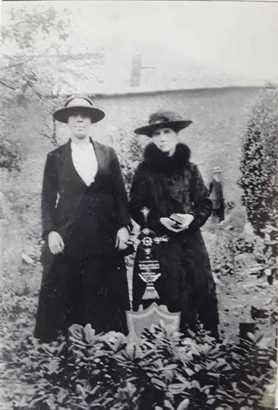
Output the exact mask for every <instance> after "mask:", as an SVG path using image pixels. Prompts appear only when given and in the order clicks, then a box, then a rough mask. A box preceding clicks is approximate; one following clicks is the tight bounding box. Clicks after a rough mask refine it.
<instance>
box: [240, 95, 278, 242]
mask: <svg viewBox="0 0 278 410" xmlns="http://www.w3.org/2000/svg"><path fill="white" fill-rule="evenodd" d="M277 107H278V91H277V89H276V90H274V91H273V90H271V91H270V90H267V91H265V92H264V93H263V94H262V95H261V98H260V100H259V102H258V103H257V105H256V106H255V108H254V109H253V111H252V113H251V116H250V120H249V124H248V127H247V131H246V134H245V135H244V138H243V147H242V157H241V165H240V170H241V178H240V180H239V185H240V186H241V188H242V189H243V195H242V202H243V204H244V205H245V206H246V210H247V215H248V219H249V221H250V222H251V224H252V226H253V228H254V230H255V232H256V233H257V234H259V235H262V233H261V229H262V228H264V226H265V225H266V224H267V223H271V224H273V225H274V226H276V227H277V221H278V176H277V167H278V144H277V135H278V109H277Z"/></svg>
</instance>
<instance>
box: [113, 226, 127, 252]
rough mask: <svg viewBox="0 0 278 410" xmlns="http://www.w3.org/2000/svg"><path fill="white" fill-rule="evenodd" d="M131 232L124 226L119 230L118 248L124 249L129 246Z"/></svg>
mask: <svg viewBox="0 0 278 410" xmlns="http://www.w3.org/2000/svg"><path fill="white" fill-rule="evenodd" d="M128 240H129V232H128V229H127V228H126V227H125V226H123V227H122V228H120V229H119V230H118V232H117V236H116V243H115V246H116V248H117V249H119V250H120V251H121V250H124V249H126V248H127V247H128Z"/></svg>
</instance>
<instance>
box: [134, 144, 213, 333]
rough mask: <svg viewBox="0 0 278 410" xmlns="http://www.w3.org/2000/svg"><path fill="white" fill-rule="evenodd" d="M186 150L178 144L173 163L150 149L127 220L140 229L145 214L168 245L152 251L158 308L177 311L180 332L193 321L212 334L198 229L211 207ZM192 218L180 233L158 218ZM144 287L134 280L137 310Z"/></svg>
mask: <svg viewBox="0 0 278 410" xmlns="http://www.w3.org/2000/svg"><path fill="white" fill-rule="evenodd" d="M189 159H190V150H189V148H188V147H187V146H186V145H184V144H178V145H177V147H176V151H175V154H174V155H173V157H166V156H165V155H164V154H163V153H162V152H161V151H160V150H158V148H156V146H155V145H154V144H152V143H151V144H149V145H148V146H147V147H146V150H145V153H144V161H143V162H142V163H141V164H140V165H139V167H138V169H137V170H136V173H135V176H134V180H133V184H132V188H131V193H130V212H131V216H132V218H133V219H134V220H135V221H136V222H137V223H139V225H141V226H142V225H143V224H144V221H143V218H142V214H141V212H140V211H141V209H142V208H143V207H147V208H148V209H149V210H150V213H149V217H148V224H149V227H150V228H151V229H153V230H154V231H155V232H156V234H158V235H163V234H167V236H168V237H169V241H168V242H167V243H161V244H160V245H158V246H157V252H158V253H159V255H160V256H159V257H160V264H161V271H162V275H161V277H160V278H159V279H158V280H157V282H156V289H157V290H158V293H159V294H160V302H161V303H162V304H166V305H167V306H168V308H169V310H172V311H175V310H181V311H182V324H181V327H182V329H183V328H185V327H186V325H189V326H191V327H193V326H194V323H195V322H196V319H197V315H199V319H200V320H201V321H202V322H203V323H204V325H205V327H206V328H208V329H210V330H213V331H214V332H215V330H216V327H217V323H218V313H217V301H216V296H215V285H214V281H213V277H212V274H211V269H210V263H209V257H208V253H207V250H206V247H205V243H204V241H203V238H202V235H201V232H200V227H201V226H202V225H203V224H204V223H205V222H206V220H207V219H208V217H209V216H210V214H211V201H210V199H209V197H208V195H209V194H208V190H207V188H206V186H205V184H204V182H203V179H202V176H201V174H200V172H199V170H198V167H197V166H196V165H195V164H193V163H192V162H190V161H189ZM175 212H177V213H191V214H193V216H194V221H193V222H192V223H191V225H190V226H189V229H187V230H185V231H183V232H181V233H173V232H170V231H168V230H167V229H166V228H165V227H164V226H163V225H161V223H160V221H159V219H160V218H161V217H169V216H170V215H171V214H172V213H175ZM144 288H145V284H144V283H143V282H142V281H141V279H140V277H139V276H137V275H135V277H134V282H133V301H134V308H135V309H136V308H137V307H138V305H139V304H140V300H141V297H142V294H143V292H144Z"/></svg>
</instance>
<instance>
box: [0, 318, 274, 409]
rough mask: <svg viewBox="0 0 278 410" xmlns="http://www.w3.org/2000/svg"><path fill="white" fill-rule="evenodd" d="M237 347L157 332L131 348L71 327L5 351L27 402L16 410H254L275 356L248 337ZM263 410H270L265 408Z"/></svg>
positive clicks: (119, 339) (110, 336) (201, 336)
mask: <svg viewBox="0 0 278 410" xmlns="http://www.w3.org/2000/svg"><path fill="white" fill-rule="evenodd" d="M249 339H250V340H249V341H248V342H246V341H245V342H244V344H242V345H241V346H240V347H239V346H232V345H229V344H228V343H226V342H225V343H219V342H217V341H216V340H215V339H214V338H212V337H210V336H209V335H208V334H206V333H205V332H204V331H203V330H202V329H200V330H199V331H198V332H197V333H196V334H193V333H192V334H191V333H190V334H189V335H187V336H185V335H183V334H180V333H170V332H169V331H167V330H166V329H165V328H163V327H162V326H157V327H152V328H151V329H149V330H146V331H145V333H144V335H143V337H142V338H141V340H140V341H139V343H138V344H135V343H133V342H132V341H131V340H129V339H128V338H126V337H125V336H124V335H122V334H121V333H116V332H109V333H107V334H98V335H96V334H95V331H94V330H93V329H92V328H91V326H90V325H87V326H85V327H82V326H80V325H73V326H72V327H71V328H70V330H69V337H68V339H67V340H65V339H63V338H62V339H61V340H59V341H57V342H53V343H51V344H39V343H38V342H37V341H36V340H34V339H31V338H29V339H25V341H22V342H18V346H17V348H18V349H17V351H16V352H15V351H13V354H12V355H11V352H10V350H9V349H11V347H6V348H5V349H4V355H5V358H6V369H7V371H9V370H11V369H14V371H16V372H17V374H18V378H19V380H20V382H21V383H22V384H23V385H25V386H26V390H25V392H27V391H28V395H27V394H25V396H24V397H23V398H22V397H21V398H19V399H18V400H15V399H14V400H13V408H14V409H15V410H27V409H28V410H66V409H71V410H81V409H82V410H83V409H84V410H85V409H87V410H88V409H94V410H101V409H103V410H104V409H110V410H130V409H134V410H148V409H156V410H162V409H170V410H176V409H178V410H181V409H190V410H195V409H196V410H197V409H198V410H200V409H202V410H209V409H210V410H211V409H214V410H215V409H219V410H220V409H229V408H233V409H235V408H237V409H255V408H256V409H259V408H260V403H261V401H262V399H263V396H264V395H265V388H266V386H268V385H270V384H271V383H272V384H273V377H274V373H275V371H274V369H275V362H274V357H275V351H274V348H272V347H271V346H269V345H268V344H267V343H266V342H265V340H263V339H258V338H257V339H256V338H255V336H253V335H252V334H250V335H249ZM269 407H270V406H269Z"/></svg>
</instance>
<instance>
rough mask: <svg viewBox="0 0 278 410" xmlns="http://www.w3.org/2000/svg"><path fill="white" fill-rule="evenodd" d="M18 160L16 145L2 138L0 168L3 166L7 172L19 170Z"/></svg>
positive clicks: (18, 152)
mask: <svg viewBox="0 0 278 410" xmlns="http://www.w3.org/2000/svg"><path fill="white" fill-rule="evenodd" d="M20 160H21V157H20V150H19V147H18V145H15V144H13V143H11V142H9V141H7V140H2V141H1V143H0V168H5V169H7V170H8V171H9V172H11V171H14V170H15V171H20Z"/></svg>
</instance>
